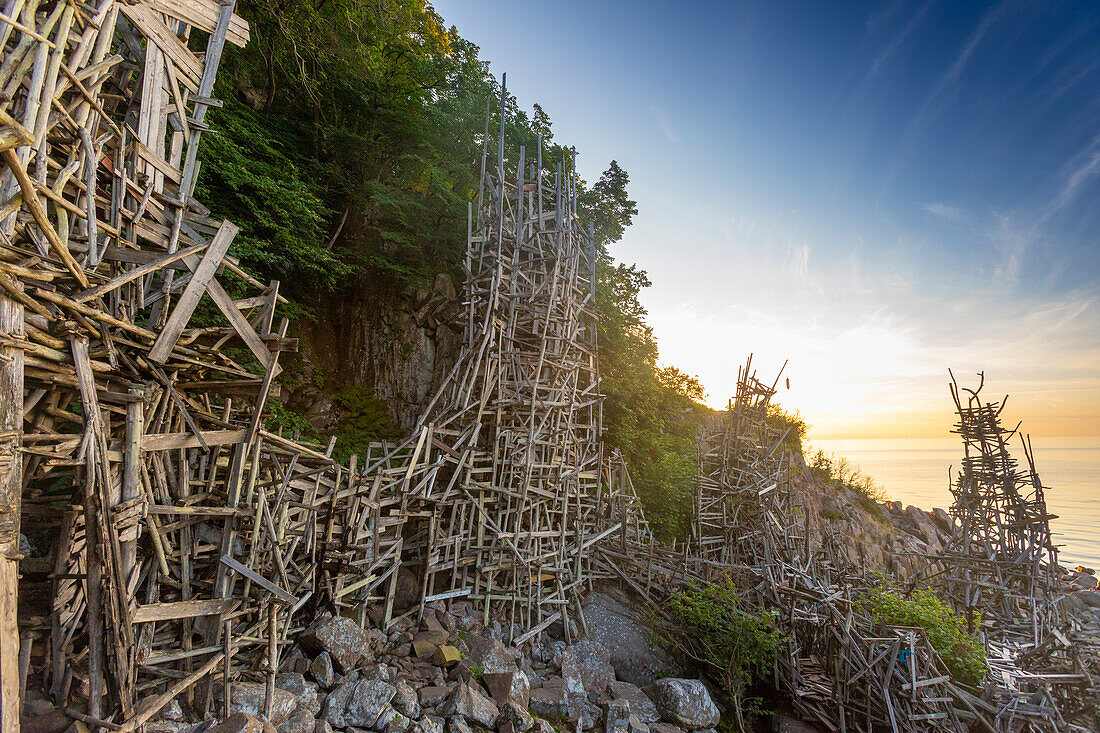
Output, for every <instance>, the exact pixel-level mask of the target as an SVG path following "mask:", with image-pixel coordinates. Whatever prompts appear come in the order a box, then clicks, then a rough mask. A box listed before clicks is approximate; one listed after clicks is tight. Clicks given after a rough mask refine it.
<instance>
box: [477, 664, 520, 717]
mask: <svg viewBox="0 0 1100 733" xmlns="http://www.w3.org/2000/svg"><path fill="white" fill-rule="evenodd" d="M481 683H482V684H483V685H485V689H487V690H488V691H489V696H490V697H492V698H493V702H495V703H496V704H497V705H504V704H505V703H507V702H514V703H515V704H516V705H518V706H520V707H521V708H523V709H525V710H526V709H527V705H528V703H529V702H530V700H531V680H530V678H529V677H528V676H527V674H526V673H525V672H522V671H520V670H518V669H513V670H510V671H508V672H487V673H485V674H483V675H481Z"/></svg>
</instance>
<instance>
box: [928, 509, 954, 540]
mask: <svg viewBox="0 0 1100 733" xmlns="http://www.w3.org/2000/svg"><path fill="white" fill-rule="evenodd" d="M932 521H934V522H935V523H936V526H937V527H939V529H940V531H942V532H943V533H944V534H948V535H949V534H951V533H952V532H954V531H955V518H954V517H952V516H951V515H950V514H948V513H947V512H946V511H945V510H943V509H940V508H939V507H936V508H935V509H933V510H932Z"/></svg>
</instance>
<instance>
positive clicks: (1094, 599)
mask: <svg viewBox="0 0 1100 733" xmlns="http://www.w3.org/2000/svg"><path fill="white" fill-rule="evenodd" d="M1073 595H1074V596H1076V597H1077V598H1079V599H1080V600H1081V601H1083V602H1084V604H1085V605H1086V606H1091V607H1092V608H1100V591H1095V590H1081V591H1077V592H1076V593H1074V594H1073Z"/></svg>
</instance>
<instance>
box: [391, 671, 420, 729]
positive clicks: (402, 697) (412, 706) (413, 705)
mask: <svg viewBox="0 0 1100 733" xmlns="http://www.w3.org/2000/svg"><path fill="white" fill-rule="evenodd" d="M391 704H392V705H393V707H394V709H395V710H397V712H399V713H401V714H402V715H406V716H408V717H410V718H412V719H413V720H416V719H417V718H419V717H420V701H419V700H418V699H417V695H416V690H414V689H413V686H412V685H411V684H409V682H408V680H398V682H397V692H396V693H395V694H394V696H393V701H392V702H391Z"/></svg>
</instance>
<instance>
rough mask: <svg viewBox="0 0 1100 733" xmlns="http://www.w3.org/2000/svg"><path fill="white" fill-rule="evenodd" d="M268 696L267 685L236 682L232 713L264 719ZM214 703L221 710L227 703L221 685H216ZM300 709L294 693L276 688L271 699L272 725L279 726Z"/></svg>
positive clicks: (231, 700)
mask: <svg viewBox="0 0 1100 733" xmlns="http://www.w3.org/2000/svg"><path fill="white" fill-rule="evenodd" d="M266 694H267V688H266V685H262V684H258V683H255V682H234V683H233V692H232V696H231V698H230V701H229V712H230V713H238V712H239V713H245V714H246V715H249V716H251V717H253V718H262V717H263V710H264V697H265V695H266ZM214 701H215V702H216V703H217V705H218V707H219V708H220V706H221V705H223V704H224V703H225V693H224V691H223V688H222V686H221V685H214ZM296 707H298V699H297V698H296V697H294V694H293V693H290V692H287V691H286V690H281V689H279V688H278V687H276V688H275V694H274V695H272V699H271V718H270V721H269V722H270V723H271V724H272V725H279V724H280V723H282V722H283V721H284V720H286V719H287V718H289V717H290V714H291V713H293V712H294V708H296Z"/></svg>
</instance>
